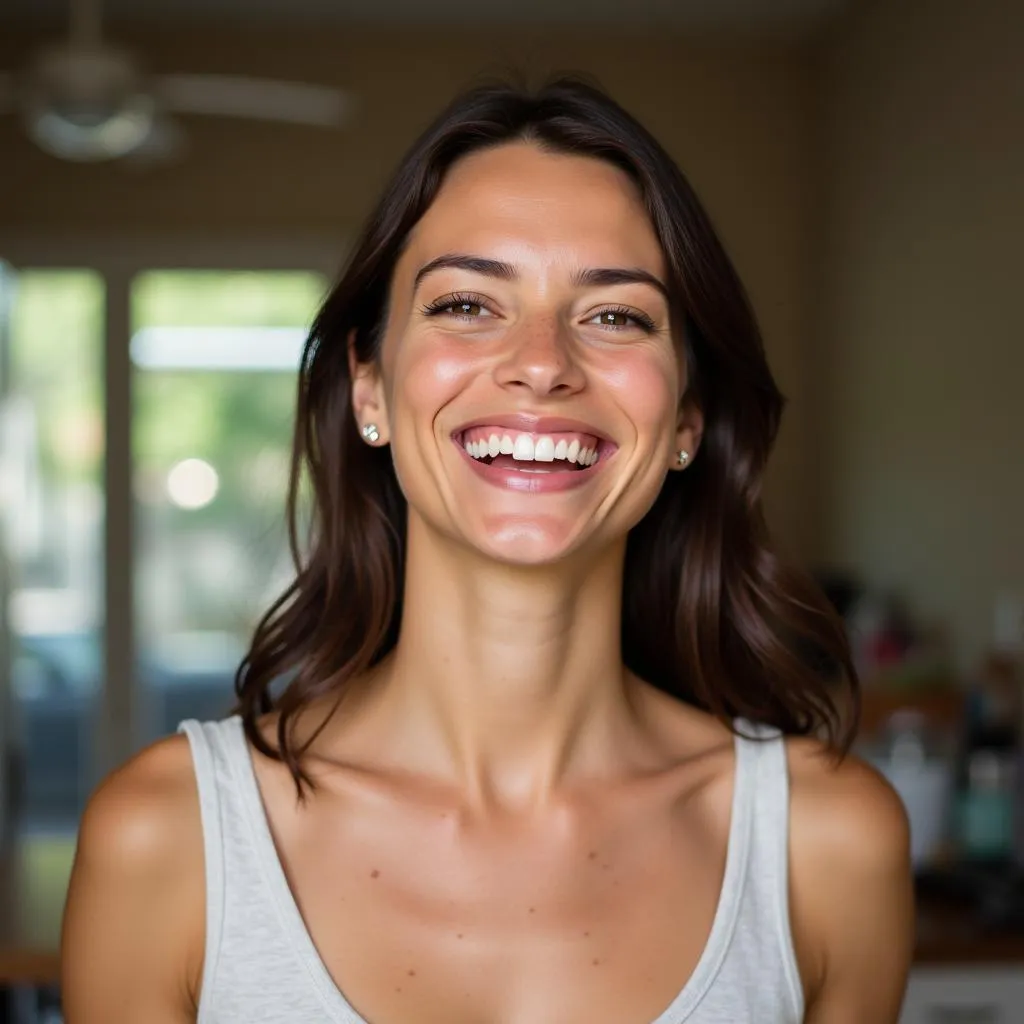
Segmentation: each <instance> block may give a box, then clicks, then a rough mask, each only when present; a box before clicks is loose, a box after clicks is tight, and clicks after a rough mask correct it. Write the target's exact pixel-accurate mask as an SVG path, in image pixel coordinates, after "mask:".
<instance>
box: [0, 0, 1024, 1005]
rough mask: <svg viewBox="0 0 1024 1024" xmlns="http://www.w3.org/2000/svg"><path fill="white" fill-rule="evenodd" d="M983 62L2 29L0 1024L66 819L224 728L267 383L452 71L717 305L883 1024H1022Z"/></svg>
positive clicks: (1020, 495) (858, 14) (280, 397)
mask: <svg viewBox="0 0 1024 1024" xmlns="http://www.w3.org/2000/svg"><path fill="white" fill-rule="evenodd" d="M111 48H113V50H116V51H117V54H116V55H115V54H114V52H113V51H112V50H111ZM1022 53H1024V4H1022V3H1019V2H1016V0H978V2H974V3H971V4H965V3H960V2H957V0H900V2H893V0H890V2H888V3H885V2H871V0H630V2H629V3H625V2H622V0H544V2H541V0H518V2H517V3H515V4H512V3H504V2H499V0H494V2H488V3H481V2H479V0H478V2H476V3H470V2H468V0H433V2H432V3H430V4H429V5H427V4H423V3H417V2H416V0H376V2H375V3H373V4H368V3H360V2H357V0H244V2H243V0H109V2H108V3H107V4H106V5H104V7H103V10H102V11H101V10H100V6H99V4H98V3H96V0H80V2H78V3H75V4H70V5H69V3H68V2H67V0H3V3H2V5H0V502H2V505H0V601H2V603H0V608H2V609H3V612H4V614H3V615H2V616H0V712H2V718H0V723H2V735H0V740H2V742H0V749H2V757H0V791H2V794H3V799H2V800H0V840H2V844H3V851H4V853H3V856H2V858H0V860H2V871H0V890H2V900H0V984H3V985H6V992H7V998H6V1003H5V1004H4V1007H3V1008H2V1009H0V1021H3V1020H17V1021H19V1022H23V1021H24V1022H27V1021H36V1020H44V1019H45V1020H47V1021H56V1020H59V1009H58V999H57V993H56V992H55V988H54V984H55V981H56V973H55V971H56V966H55V965H56V942H57V934H58V929H59V916H60V910H61V906H62V902H63V895H64V886H65V884H66V878H67V872H68V869H69V866H70V858H71V855H72V852H73V849H74V836H75V829H76V823H77V818H78V815H79V813H80V811H81V808H82V806H83V803H84V801H85V799H86V797H87V795H88V793H89V792H90V791H91V789H92V788H93V786H94V785H95V784H96V782H97V781H98V779H99V778H100V777H101V776H102V774H104V773H105V772H106V771H108V770H109V769H110V768H111V767H112V766H113V765H114V764H116V763H119V762H120V761H122V760H123V759H124V758H125V757H127V756H128V755H129V754H130V753H131V752H132V751H134V750H136V749H138V748H139V747H140V746H141V745H143V744H145V743H146V742H149V741H150V740H152V739H154V738H155V737H157V736H159V735H163V734H165V733H167V732H169V731H172V730H173V729H174V728H175V726H176V725H177V723H178V722H179V721H180V720H181V719H182V718H185V717H192V716H196V717H214V716H219V715H221V714H223V713H224V712H225V711H226V710H227V708H228V707H229V705H230V702H231V679H232V676H233V673H234V669H235V667H236V665H237V662H238V659H239V657H240V656H241V654H242V652H243V651H244V649H245V645H246V642H247V638H248V635H249V632H250V630H251V628H252V626H253V624H254V619H255V617H256V615H257V614H258V613H259V612H260V611H261V610H262V609H263V608H264V607H265V606H266V604H267V602H268V600H269V599H270V598H271V597H272V596H274V595H275V594H276V593H277V592H278V591H279V589H280V588H281V586H282V584H283V583H284V582H285V581H286V580H287V579H288V578H289V572H290V563H289V560H288V557H287V552H286V547H285V539H284V531H283V522H282V509H283V498H284V487H285V483H286V473H285V467H286V465H287V459H288V450H289V444H290V425H291V418H292V413H293V388H294V373H295V368H296V365H297V359H298V353H299V351H300V348H301V345H302V342H303V340H304V334H305V331H306V328H307V327H308V324H309V321H310V319H311V317H312V315H313V313H314V311H315V310H316V308H317V304H318V302H319V300H320V299H321V297H322V296H323V294H324V291H325V289H326V288H327V287H328V286H329V283H330V281H331V280H332V278H333V277H334V276H335V274H336V272H337V270H338V268H339V267H340V265H341V264H342V262H343V261H344V258H345V255H346V251H347V246H348V244H349V242H350V240H351V239H352V238H353V235H354V233H355V231H356V230H357V229H358V226H359V225H360V223H361V222H362V220H363V218H364V217H365V216H366V214H367V212H368V210H369V208H370V205H371V204H372V202H373V201H374V199H375V198H376V196H377V195H378V193H379V191H380V189H381V188H382V186H383V183H384V181H385V180H386V178H387V177H388V175H389V174H390V173H391V171H392V170H393V169H394V167H395V165H396V163H397V161H398V160H399V158H400V156H401V154H402V153H403V151H404V150H405V148H406V147H407V145H408V144H409V143H410V142H411V141H412V139H413V138H414V136H415V135H416V134H417V133H418V131H419V130H420V129H421V128H423V127H424V126H425V124H426V123H427V122H428V120H429V119H430V118H431V117H432V116H433V115H434V114H435V113H436V112H437V111H438V110H439V109H440V107H441V106H442V105H443V104H444V103H445V102H446V101H447V100H448V99H449V98H450V97H451V95H452V94H453V93H455V92H456V91H457V90H458V89H460V88H462V87H464V86H465V85H467V84H470V83H471V82H473V81H474V80H476V79H477V78H478V77H479V76H480V75H481V74H483V75H490V76H494V75H500V74H504V73H508V72H516V73H519V74H522V75H525V76H526V77H527V79H528V80H531V81H534V82H538V81H541V80H543V79H544V78H545V77H547V76H548V75H550V74H551V73H552V72H556V71H583V72H586V73H589V74H590V75H592V76H595V77H596V78H597V79H598V81H599V82H600V83H601V84H603V85H604V86H605V87H606V88H607V89H608V90H609V91H610V92H611V93H612V94H613V95H614V96H615V97H616V98H617V99H618V100H619V101H620V102H622V103H623V104H624V105H625V106H626V107H627V108H629V109H630V110H631V111H632V112H634V113H635V114H636V115H638V116H639V117H640V118H641V120H643V121H644V122H645V124H647V126H648V127H649V128H650V129H651V130H652V131H653V132H654V133H655V135H657V136H658V138H659V139H660V140H661V141H662V142H663V143H664V144H665V145H666V147H667V148H668V150H669V151H670V152H671V153H672V155H673V156H674V157H675V158H676V160H677V161H678V162H679V163H680V165H681V166H682V168H683V169H684V171H685V172H686V174H687V175H688V176H689V177H690V179H691V181H692V183H693V184H694V186H695V187H696V189H697V191H698V193H699V194H700V195H701V197H702V199H703V200H704V202H705V204H706V205H707V207H708V209H709V211H710V213H711V215H712V218H713V220H714V221H715V223H716V225H717V227H718V229H719V231H720V233H721V235H722V237H723V239H724V241H725V244H726V246H727V248H728V249H729V251H730V253H731V255H732V256H733V258H734V260H735V262H736V264H737V266H738V268H739V271H740V274H741V276H742V277H743V279H744V281H745V282H746V284H747V286H748V289H749V291H750V294H751V297H752V300H753V303H754V305H755V307H756V309H757V312H758V315H759V318H760V321H761V324H762V327H763V329H764V333H765V338H766V344H767V346H768V349H769V355H770V359H771V362H772V365H773V368H774V370H775V372H776V374H777V377H778V379H779V382H780V384H781V386H782V388H783V390H784V392H785V393H786V395H787V396H788V398H789V407H788V410H787V415H786V419H785V423H784V428H783V431H782V434H781V437H780V439H779V443H778V448H777V452H776V455H775V457H774V461H773V464H772V467H771V472H770V476H769V480H768V485H767V495H766V500H767V505H768V512H769V518H770V521H771V523H772V525H773V527H774V529H775V531H776V534H777V536H778V537H779V539H780V541H781V542H782V544H783V546H784V547H785V548H786V549H788V551H789V552H790V553H791V554H792V555H793V556H794V557H796V558H797V559H799V560H801V561H802V562H804V563H805V564H806V565H808V566H809V567H811V568H812V569H813V570H814V571H815V572H816V573H817V574H818V575H819V577H820V578H821V580H822V582H823V583H824V584H825V585H826V587H827V589H828V592H829V594H830V596H831V597H832V599H833V600H834V601H835V603H836V605H837V607H839V609H840V611H841V612H842V613H843V614H844V615H845V616H846V618H847V621H848V624H849V626H850V631H851V636H852V638H853V640H854V646H855V650H856V655H857V659H858V662H859V665H860V668H861V669H862V671H863V673H864V678H865V693H866V704H865V715H864V722H863V726H862V730H861V734H860V740H859V743H858V749H859V751H860V752H861V753H862V754H863V755H864V756H866V757H868V758H870V759H872V760H873V761H874V762H875V763H876V764H878V765H879V767H880V768H881V769H882V770H883V771H885V772H886V773H887V775H888V776H889V777H890V778H891V779H892V780H893V782H894V784H896V785H897V788H898V789H899V791H900V793H901V795H902V796H903V797H904V799H905V801H906V802H907V806H908V810H909V811H910V815H911V823H912V829H913V833H914V858H915V866H916V868H917V872H918V876H919V883H920V890H921V911H920V916H921V926H920V930H919V951H918V960H917V963H916V965H915V971H914V980H913V983H912V986H911V993H910V996H909V997H908V1002H907V1007H906V1011H905V1014H904V1021H905V1024H917V1022H920V1024H925V1022H927V1024H937V1022H945V1024H950V1022H959V1024H965V1022H982V1021H984V1022H987V1024H990V1022H1002V1024H1008V1022H1011V1021H1024V1011H1022V1010H1021V1009H1020V1007H1021V1006H1022V1005H1024V897H1022V895H1021V889H1022V887H1021V886H1020V884H1019V879H1020V876H1021V874H1022V871H1021V869H1022V867H1024V797H1022V796H1021V795H1020V794H1021V793H1022V792H1024V768H1022V769H1020V770H1018V765H1019V764H1020V765H1024V759H1022V757H1021V736H1022V728H1024V707H1022V705H1024V702H1022V700H1021V690H1022V686H1024V681H1022V664H1024V401H1022V398H1021V393H1020V389H1021V382H1022V381H1024V312H1022V308H1021V305H1020V304H1019V295H1020V292H1021V288H1020V284H1019V282H1018V280H1017V278H1018V277H1019V275H1020V273H1021V271H1022V269H1024V264H1022V259H1021V238H1022V237H1024V61H1022V57H1021V55H1022ZM4 1015H6V1016H4Z"/></svg>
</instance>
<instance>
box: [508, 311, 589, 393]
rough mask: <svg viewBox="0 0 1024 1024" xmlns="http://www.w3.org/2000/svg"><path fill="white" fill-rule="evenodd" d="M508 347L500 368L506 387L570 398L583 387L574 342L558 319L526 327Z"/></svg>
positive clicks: (580, 368) (515, 334)
mask: <svg viewBox="0 0 1024 1024" xmlns="http://www.w3.org/2000/svg"><path fill="white" fill-rule="evenodd" d="M507 344H508V350H507V352H506V353H505V354H504V355H503V357H502V359H501V360H500V362H499V364H498V367H497V380H498V383H499V384H501V385H502V386H503V387H509V388H529V389H530V390H531V391H533V392H534V393H535V394H537V395H552V394H565V395H569V394H574V393H575V392H577V391H579V390H580V389H581V388H582V387H583V385H584V374H583V370H582V367H581V366H580V364H579V362H578V360H577V358H576V354H575V353H574V352H573V346H572V340H571V339H570V338H568V337H567V336H566V333H565V331H564V330H563V328H562V327H561V325H560V324H559V323H558V321H557V319H556V318H554V317H551V318H545V319H544V320H543V321H534V322H531V323H528V324H523V325H522V326H521V327H520V328H519V329H518V330H517V331H516V332H515V333H514V335H513V336H510V337H509V338H508V339H507Z"/></svg>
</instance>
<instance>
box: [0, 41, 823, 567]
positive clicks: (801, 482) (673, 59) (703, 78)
mask: <svg viewBox="0 0 1024 1024" xmlns="http://www.w3.org/2000/svg"><path fill="white" fill-rule="evenodd" d="M127 39H128V40H130V41H132V42H137V43H138V44H139V45H140V46H141V47H142V49H143V52H145V53H146V54H147V56H148V57H149V60H150V63H151V66H152V68H153V69H154V70H172V69H173V70H193V71H230V72H240V73H256V74H266V75H277V76H285V77H299V78H302V77H308V78H309V79H311V80H314V81H323V82H339V83H341V84H344V85H345V86H347V87H349V88H351V89H352V90H354V92H355V93H356V94H357V95H358V97H359V98H360V101H361V110H360V113H359V117H358V121H357V122H356V123H355V124H353V125H352V127H351V128H350V129H349V130H348V131H346V132H345V133H343V134H340V135H338V136H333V137H332V136H330V135H327V134H319V133H316V132H311V131H306V130H302V129H283V128H267V127H261V126H254V125H251V124H236V123H231V122H226V121H213V120H210V121H206V122H200V121H198V120H197V121H194V122H192V123H190V124H189V131H190V135H191V137H192V144H193V150H192V155H191V157H190V158H189V160H188V161H186V162H184V163H183V164H182V165H181V166H179V167H175V168H173V169H172V168H165V169H159V170H155V169H148V170H145V171H142V170H140V169H137V168H129V167H124V166H101V167H76V166H70V165H66V164H61V163H59V162H57V161H55V160H52V159H50V158H48V157H46V156H44V155H42V154H40V153H38V152H36V151H35V150H34V149H32V148H31V147H30V146H29V145H28V143H27V142H26V141H25V140H24V139H23V137H22V136H21V135H20V133H19V132H18V131H16V130H15V128H14V123H13V120H12V119H3V120H2V121H0V154H2V155H3V158H2V159H0V252H2V249H3V233H4V231H5V230H7V231H11V230H17V231H19V232H22V233H24V232H26V231H28V232H34V231H42V230H51V229H57V230H60V231H62V232H68V231H70V232H72V233H74V234H79V235H85V236H87V237H91V238H96V239H98V240H102V239H104V238H107V237H110V236H112V235H115V234H121V233H123V232H125V231H128V232H136V233H139V234H142V235H154V234H155V235H159V234H163V233H180V232H196V233H199V234H202V235H206V236H210V235H222V236H224V237H225V238H227V237H231V236H241V237H244V236H245V235H247V234H252V233H263V234H266V233H268V232H273V233H277V234H282V233H283V234H287V233H288V232H291V231H296V232H314V231H326V232H328V233H336V234H337V235H338V237H343V236H344V235H345V234H346V233H347V232H349V231H350V230H351V229H352V228H353V226H354V225H356V224H357V223H358V222H359V221H360V220H361V219H362V217H363V215H364V213H365V211H366V209H367V206H368V204H369V203H370V202H371V201H372V199H373V197H374V196H375V195H376V194H377V192H378V190H379V189H380V187H381V185H382V183H383V180H384V178H385V176H386V175H387V174H388V173H389V172H390V170H391V169H392V168H393V166H394V165H395V163H396V161H397V160H398V158H399V156H400V154H401V152H402V150H403V149H404V147H405V146H406V144H407V143H408V142H409V141H410V140H411V138H412V136H413V134H414V133H415V132H416V131H417V130H418V129H419V128H420V127H421V126H423V124H424V123H425V121H426V119H428V118H429V117H430V116H431V115H432V114H433V113H434V112H435V111H436V110H437V109H438V108H439V107H440V105H441V104H442V103H443V102H444V101H446V100H447V99H448V97H449V96H450V95H451V94H452V93H453V92H454V91H455V90H456V89H457V88H458V87H460V86H461V85H463V84H465V83H466V82H467V81H469V80H470V79H471V78H472V77H473V76H474V75H475V74H476V73H477V72H479V71H480V70H481V69H483V70H486V71H488V72H500V71H501V70H502V69H503V68H509V67H514V68H520V69H524V70H526V71H527V72H528V73H531V74H533V75H534V76H536V75H538V74H540V75H543V74H545V73H547V72H549V71H551V70H552V69H581V70H586V71H589V72H590V73H592V74H596V75H597V76H598V77H599V78H600V80H601V81H602V82H603V83H604V84H605V85H606V86H607V87H608V88H609V89H610V90H611V91H612V93H613V94H614V95H615V96H617V97H618V98H619V99H620V100H621V101H622V102H623V103H624V104H625V105H627V106H628V107H629V108H631V109H632V110H633V111H634V112H636V113H637V114H638V115H640V116H641V118H642V119H643V120H644V121H645V122H646V123H647V124H648V125H649V127H650V128H651V129H653V131H654V132H655V133H656V134H657V135H658V136H659V137H660V138H661V139H662V140H663V141H664V142H665V144H666V145H667V147H668V148H669V150H670V151H671V152H672V154H673V155H674V156H675V157H676V158H677V159H678V161H679V162H680V164H681V165H682V166H683V168H684V170H685V171H686V172H687V173H688V174H689V175H690V177H691V179H692V181H693V182H694V184H695V185H696V187H697V189H698V191H699V192H700V193H701V195H702V197H703V198H704V199H705V202H706V203H707V205H708V207H709V208H710V210H711V213H712V216H713V217H714V219H715V220H716V222H717V224H718V225H719V227H720V229H721V232H722V234H723V236H724V239H725V241H726V244H727V246H728V248H729V249H730V251H731V252H732V254H733V256H734V258H735V260H736V262H737V264H738V266H739V269H740V272H741V274H742V275H743V276H744V278H745V280H746V282H747V284H748V287H749V289H750V292H751V294H752V297H753V300H754V303H755V305H756V307H757V309H758V311H759V313H760V316H761V320H762V324H763V327H764V331H765V335H766V339H767V344H768V347H769V351H770V356H771V359H772V363H773V366H774V368H775V370H776V372H777V375H778V377H779V380H780V383H781V385H782V387H783V389H784V391H785V392H786V393H787V394H788V395H789V396H790V398H791V400H792V401H791V406H790V410H789V413H788V420H787V422H786V424H785V427H784V432H783V436H782V438H781V441H780V445H779V449H778V452H777V457H776V459H775V462H774V465H773V468H772V473H771V478H770V480H769V485H768V505H769V512H770V516H771V519H772V521H773V522H774V523H775V525H776V526H777V529H778V532H779V533H780V535H781V537H782V539H783V540H784V542H786V543H787V544H788V546H789V547H791V548H792V549H794V550H795V551H796V552H797V553H800V554H806V553H809V552H810V551H811V550H812V549H813V546H814V541H815V536H816V529H817V521H816V519H815V517H814V515H813V514H812V510H813V508H814V503H813V501H812V497H813V486H812V476H811V464H810V458H811V451H810V445H809V438H810V437H811V436H812V434H813V431H812V430H811V429H810V424H809V421H808V402H807V399H808V391H809V386H810V382H809V380H808V376H807V352H806V349H807V346H808V343H809V339H810V323H809V301H808V300H809V295H808V287H809V286H808V275H809V270H810V268H811V266H812V263H813V260H814V246H815V243H816V237H815V234H814V232H815V223H816V219H815V218H816V213H817V208H816V203H817V198H816V184H817V182H818V180H819V175H818V172H817V168H816V165H815V158H816V157H815V155H816V153H817V152H818V145H817V139H816V136H815V132H816V124H817V122H816V112H815V90H814V81H813V78H812V75H813V71H814V69H813V65H812V62H811V61H810V60H809V59H808V58H807V56H806V55H805V54H804V53H803V52H801V51H800V50H798V49H793V48H790V47H788V46H787V45H786V44H783V43H778V42H776V43H764V44H759V45H753V44H747V45H744V46H738V45H737V46H726V45H710V44H709V45H705V46H698V45H696V44H694V43H693V42H692V41H690V42H687V43H684V42H683V41H681V40H680V39H672V38H665V37H651V36H646V37H630V36H629V35H628V34H627V35H623V34H620V33H615V32H604V33H601V34H600V35H594V36H590V37H587V36H582V37H580V36H579V35H577V34H574V33H570V32H568V31H566V30H561V31H559V32H558V33H557V34H553V33H549V34H543V35H533V36H531V35H528V34H523V33H518V34H516V35H510V34H509V33H508V32H505V31H501V30H497V29H494V28H493V27H492V28H489V29H486V30H479V31H477V30H473V29H470V28H465V29H459V30H451V29H446V30H445V31H443V32H437V33H435V34H429V33H423V32H417V33H407V34H404V35H403V34H402V33H400V32H395V31H393V30H389V31H387V32H384V31H374V32H371V31H368V30H366V29H361V30H359V31H356V32H352V33H349V32H344V31H340V30H335V31H333V32H332V33H316V32H310V31H306V32H302V33H300V32H291V33H288V32H283V33H282V32H280V31H277V32H274V33H273V34H267V33H262V34H261V33H257V32H252V33H243V34H241V35H240V34H238V33H237V32H228V31H214V32H212V33H207V32H205V31H204V32H202V33H198V32H182V31H176V32H174V33H172V32H159V33H158V32H154V31H152V30H150V31H148V32H147V33H144V34H138V35H134V36H133V35H130V34H129V35H128V36H127ZM30 42H31V40H29V39H27V38H25V37H16V36H12V35H8V36H6V37H4V38H0V67H2V66H9V65H11V63H12V62H14V61H16V60H17V59H18V55H19V54H22V53H24V52H25V50H26V47H27V46H28V44H29V43H30Z"/></svg>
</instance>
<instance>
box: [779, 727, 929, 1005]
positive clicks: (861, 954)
mask: <svg viewBox="0 0 1024 1024" xmlns="http://www.w3.org/2000/svg"><path fill="white" fill-rule="evenodd" d="M790 760H791V766H792V768H793V779H794V785H793V804H792V807H793V822H792V830H791V836H792V839H791V848H792V853H791V875H792V902H793V918H794V933H795V937H796V941H797V948H798V953H802V954H803V955H802V956H801V968H802V970H803V973H804V976H805V978H804V980H805V987H806V988H807V989H808V1000H807V1014H806V1017H805V1021H806V1024H864V1022H865V1021H871V1022H872V1024H896V1022H897V1020H898V1019H899V1014H900V1007H901V1005H902V1002H903V995H904V989H905V987H906V982H907V974H908V971H909V968H910V961H911V957H912V955H913V946H914V896H913V876H912V872H911V865H910V852H909V845H910V843H909V830H908V826H907V820H906V815H905V813H904V810H903V805H902V803H901V802H900V799H899V797H898V796H897V795H896V794H895V793H894V792H893V791H892V790H891V789H890V788H889V786H888V784H887V783H886V782H885V781H884V780H883V779H882V778H881V777H880V776H879V775H877V773H875V772H874V771H873V770H872V769H870V768H868V767H867V766H866V765H864V764H862V763H861V762H859V761H857V760H856V759H854V758H850V759H848V760H847V761H845V762H844V763H843V765H842V766H840V767H839V768H838V769H836V768H831V767H827V766H826V765H825V762H824V760H823V759H822V758H821V757H820V756H818V755H817V754H816V753H815V752H814V750H813V748H812V746H811V745H810V744H807V745H806V746H805V747H803V748H801V747H800V746H799V745H796V747H795V749H794V750H793V752H792V753H791V758H790Z"/></svg>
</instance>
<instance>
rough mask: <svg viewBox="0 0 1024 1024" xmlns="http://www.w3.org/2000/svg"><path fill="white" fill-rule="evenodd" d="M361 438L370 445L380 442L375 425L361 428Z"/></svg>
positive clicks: (371, 424) (369, 424)
mask: <svg viewBox="0 0 1024 1024" xmlns="http://www.w3.org/2000/svg"><path fill="white" fill-rule="evenodd" d="M362 433H363V437H364V438H365V439H366V440H367V441H369V442H370V444H376V443H377V442H378V441H379V440H380V431H379V430H378V429H377V424H376V423H367V424H366V426H365V427H363V431H362Z"/></svg>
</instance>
